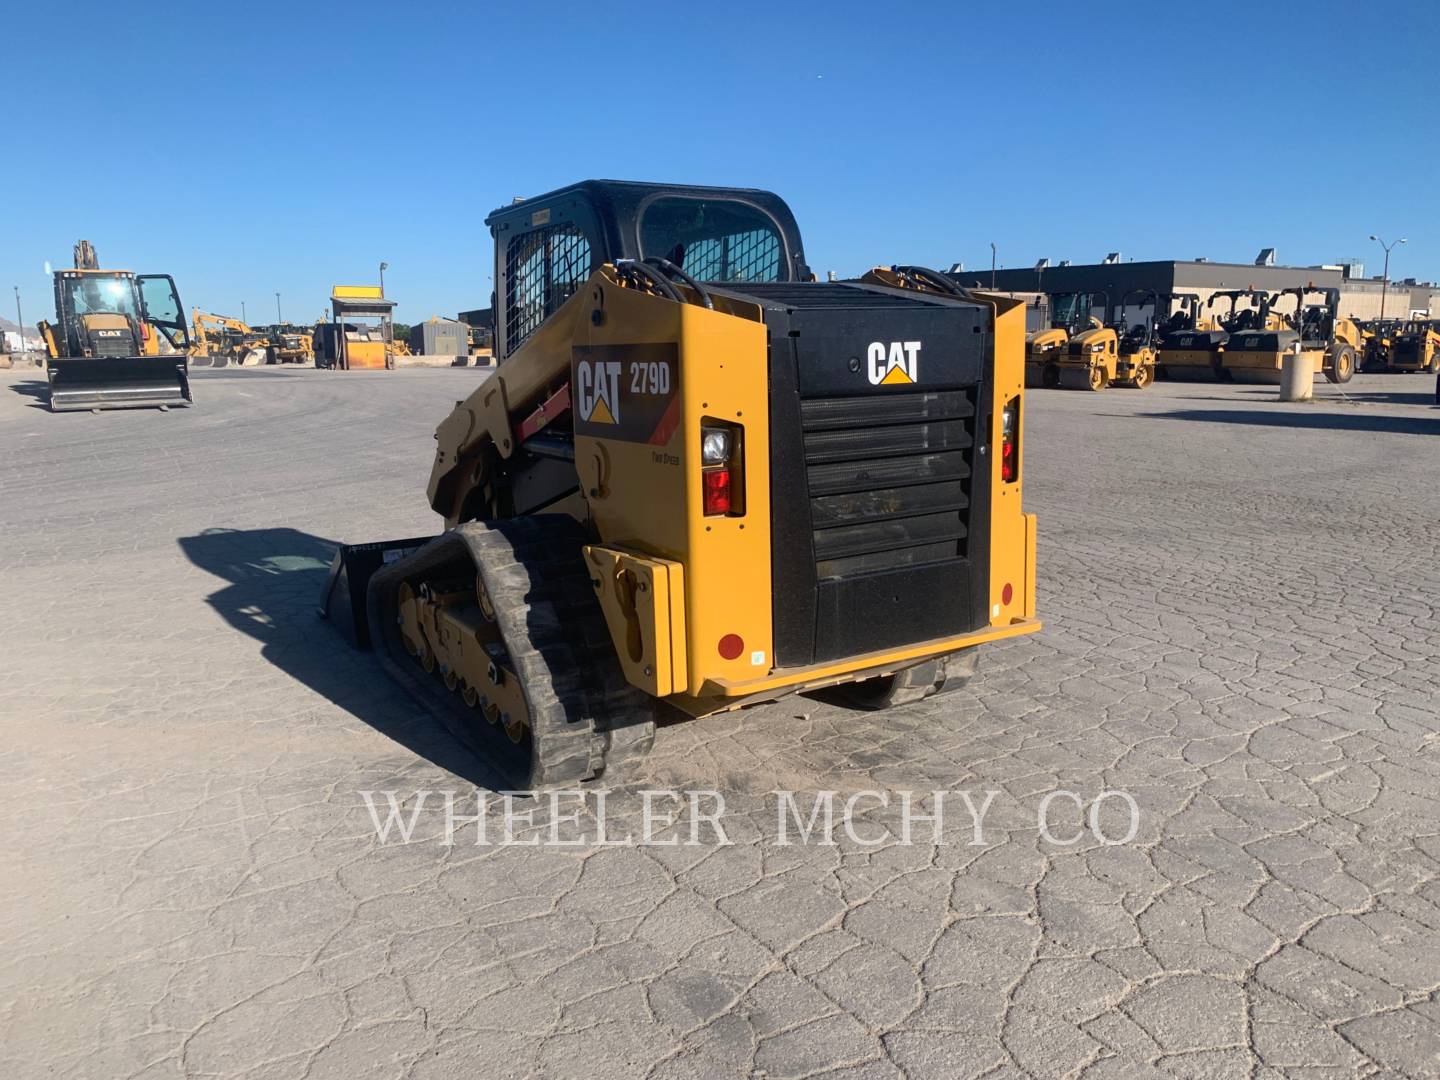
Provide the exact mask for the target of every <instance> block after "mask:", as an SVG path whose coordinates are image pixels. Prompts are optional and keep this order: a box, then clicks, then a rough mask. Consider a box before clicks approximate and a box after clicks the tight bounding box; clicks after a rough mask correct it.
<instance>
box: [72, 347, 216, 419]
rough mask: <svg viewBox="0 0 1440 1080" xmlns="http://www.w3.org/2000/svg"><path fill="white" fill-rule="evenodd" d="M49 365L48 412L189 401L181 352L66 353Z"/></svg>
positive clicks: (186, 375)
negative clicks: (161, 354) (117, 354)
mask: <svg viewBox="0 0 1440 1080" xmlns="http://www.w3.org/2000/svg"><path fill="white" fill-rule="evenodd" d="M48 367H49V377H50V411H51V412H66V411H70V410H76V409H135V408H142V407H145V406H155V405H185V404H188V403H189V402H190V401H192V400H193V399H192V398H191V396H190V379H189V374H188V371H187V368H186V358H185V357H184V356H183V355H178V356H94V357H91V356H87V357H68V358H63V359H60V360H51V361H49V363H48Z"/></svg>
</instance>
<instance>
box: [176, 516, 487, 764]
mask: <svg viewBox="0 0 1440 1080" xmlns="http://www.w3.org/2000/svg"><path fill="white" fill-rule="evenodd" d="M178 543H179V545H180V550H181V551H182V552H183V553H184V554H185V556H186V558H188V559H189V560H190V561H191V562H192V563H193V564H194V565H196V566H198V567H199V568H200V569H202V570H204V571H206V572H207V573H210V574H213V575H215V576H216V577H217V578H220V579H221V580H222V581H223V582H225V584H224V585H223V586H222V587H221V588H220V589H218V590H217V591H215V592H213V593H211V594H210V595H209V596H208V597H207V598H206V600H207V602H208V603H209V604H210V606H211V607H213V608H214V609H215V611H216V612H218V613H219V615H220V616H221V617H222V618H223V619H224V620H225V621H226V622H227V623H228V624H229V625H230V626H231V627H233V628H234V629H235V630H237V631H239V632H241V633H244V634H246V635H248V636H250V637H252V638H255V639H256V640H258V641H259V642H261V645H262V648H261V655H262V656H264V657H265V659H266V660H268V661H269V662H270V663H272V664H274V665H275V666H276V667H277V668H279V669H280V670H281V671H283V672H285V673H286V674H287V675H289V676H290V677H291V678H294V679H296V680H298V681H299V682H301V683H303V684H304V685H306V686H308V687H310V689H312V690H314V691H315V692H316V693H318V694H320V695H322V696H323V697H325V698H327V699H328V700H330V701H332V702H334V703H335V704H336V705H338V706H340V708H342V709H344V710H346V711H347V712H349V713H351V714H352V715H354V716H356V717H358V718H359V719H360V720H362V721H364V722H365V723H367V724H369V725H370V726H371V727H372V728H374V729H375V730H376V731H378V732H380V733H381V734H382V735H384V736H386V737H387V738H389V739H392V740H394V741H395V742H397V743H399V744H400V745H401V746H404V747H405V748H406V749H408V750H410V751H411V752H412V753H414V754H417V755H418V756H420V757H422V758H425V759H426V760H427V761H430V762H431V763H433V764H435V765H438V766H439V767H440V768H442V769H445V770H446V771H447V772H450V773H452V774H454V775H455V776H457V777H459V778H461V779H462V780H465V781H466V782H468V783H471V784H474V785H476V786H477V787H483V788H491V789H495V790H500V789H503V788H504V786H505V777H503V776H501V775H500V774H499V773H497V772H496V771H495V770H494V769H492V768H491V767H489V766H488V765H486V764H485V763H484V762H483V761H481V760H480V759H479V758H478V757H477V756H476V755H475V753H474V752H473V751H471V750H470V749H469V748H467V747H466V746H465V745H464V744H463V743H461V742H460V741H459V740H458V739H457V738H456V737H455V736H454V735H453V734H452V733H451V732H449V731H447V730H446V728H445V727H444V725H443V724H441V723H440V721H439V720H437V719H435V718H434V717H433V716H431V715H430V714H429V713H428V712H427V711H426V710H425V708H424V707H423V706H421V705H419V704H417V703H415V702H413V701H411V699H410V698H409V697H408V696H407V695H406V694H405V693H404V692H402V691H401V690H400V689H399V688H398V687H397V686H395V685H394V684H393V683H392V682H391V681H390V679H389V678H388V677H387V676H386V675H385V673H384V672H383V671H382V670H381V668H380V665H379V664H378V662H377V661H376V660H375V658H374V656H373V655H372V654H370V653H368V652H360V651H357V650H355V649H354V648H352V647H351V645H350V644H349V643H348V642H347V641H346V640H345V639H344V638H343V637H342V636H341V634H340V633H339V632H338V631H337V630H336V629H335V628H334V627H332V626H330V625H329V624H328V623H326V622H325V620H323V619H321V618H320V617H319V615H318V614H317V610H316V609H317V607H318V602H319V599H320V593H321V589H322V588H323V587H324V585H325V581H326V576H327V574H328V572H329V568H330V562H331V560H332V558H333V557H334V555H335V551H336V549H337V548H338V547H339V545H338V544H337V543H336V542H335V541H333V540H326V539H324V538H322V537H318V536H312V535H311V534H309V533H305V532H300V531H299V530H296V529H285V528H281V529H206V530H204V531H203V532H201V533H199V534H197V535H195V536H183V537H181V538H180V539H179V540H178Z"/></svg>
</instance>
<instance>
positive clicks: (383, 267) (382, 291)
mask: <svg viewBox="0 0 1440 1080" xmlns="http://www.w3.org/2000/svg"><path fill="white" fill-rule="evenodd" d="M388 269H390V264H389V263H387V262H382V263H381V264H380V297H381V299H384V297H385V271H386V270H388Z"/></svg>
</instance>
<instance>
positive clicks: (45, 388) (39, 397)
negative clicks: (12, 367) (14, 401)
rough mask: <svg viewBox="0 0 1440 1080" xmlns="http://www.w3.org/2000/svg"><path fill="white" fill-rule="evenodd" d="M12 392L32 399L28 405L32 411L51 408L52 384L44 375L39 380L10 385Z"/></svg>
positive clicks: (27, 380)
mask: <svg viewBox="0 0 1440 1080" xmlns="http://www.w3.org/2000/svg"><path fill="white" fill-rule="evenodd" d="M10 389H11V391H12V392H14V393H16V394H19V395H20V396H21V397H28V398H30V399H31V400H30V402H29V403H28V404H29V406H30V408H32V409H48V408H49V407H50V384H49V383H48V382H46V380H45V377H44V376H43V375H42V376H40V377H39V378H37V379H26V380H23V381H21V382H13V383H11V384H10Z"/></svg>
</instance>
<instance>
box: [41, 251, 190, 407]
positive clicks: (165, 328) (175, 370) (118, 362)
mask: <svg viewBox="0 0 1440 1080" xmlns="http://www.w3.org/2000/svg"><path fill="white" fill-rule="evenodd" d="M53 277H54V284H55V321H54V322H41V323H40V324H39V326H40V334H41V337H42V338H43V339H44V341H45V351H46V353H47V361H46V374H47V377H48V380H49V384H50V410H51V411H52V412H65V411H71V410H83V409H89V410H92V411H99V410H100V409H127V408H140V407H145V406H158V407H160V408H161V409H165V408H168V407H169V406H171V405H187V404H189V403H190V402H191V400H192V398H191V394H190V378H189V367H188V363H187V361H188V359H189V358H188V356H187V352H188V350H189V348H190V334H189V330H188V329H187V327H186V325H185V316H184V314H183V309H182V308H181V306H180V296H179V293H178V292H177V291H176V289H175V281H174V279H172V278H171V277H170V276H169V275H168V274H140V275H136V274H133V273H131V272H130V271H129V270H101V269H100V267H99V260H98V259H97V258H96V256H95V249H94V247H92V246H91V244H90V242H89V241H87V240H81V241H80V242H79V243H77V244H76V245H75V268H74V269H72V270H57V271H55V273H54V275H53Z"/></svg>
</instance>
